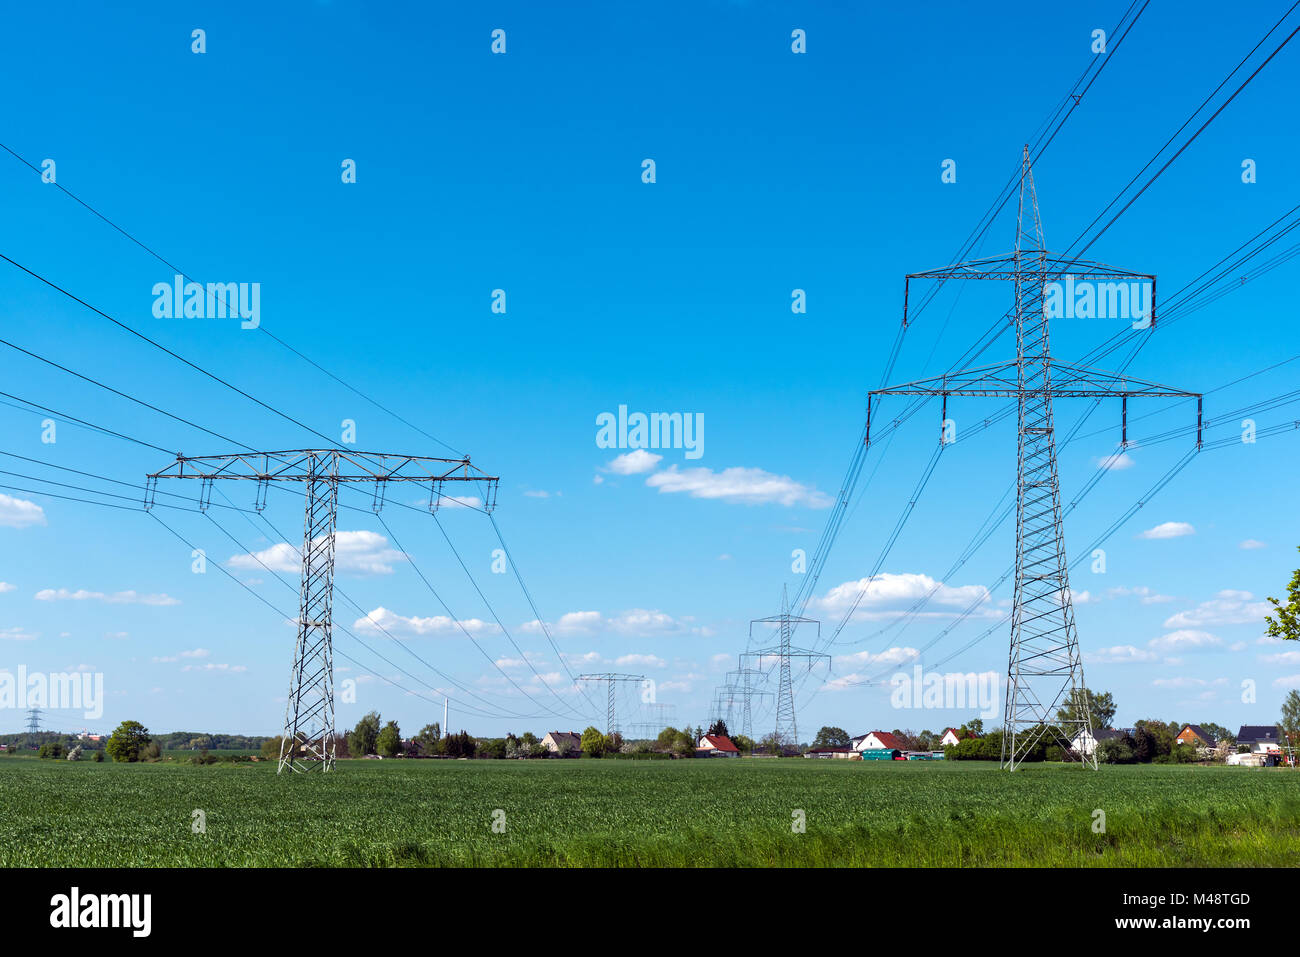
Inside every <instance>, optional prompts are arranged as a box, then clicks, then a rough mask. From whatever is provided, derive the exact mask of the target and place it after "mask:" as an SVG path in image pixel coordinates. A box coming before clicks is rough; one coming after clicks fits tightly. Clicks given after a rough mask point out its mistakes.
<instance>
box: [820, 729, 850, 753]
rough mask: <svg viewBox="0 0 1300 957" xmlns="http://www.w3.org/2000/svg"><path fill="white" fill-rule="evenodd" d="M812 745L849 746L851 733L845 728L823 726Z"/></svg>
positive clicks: (828, 746)
mask: <svg viewBox="0 0 1300 957" xmlns="http://www.w3.org/2000/svg"><path fill="white" fill-rule="evenodd" d="M812 746H813V747H814V748H847V747H848V746H849V733H848V732H847V731H845V730H844V729H843V728H834V727H830V726H826V727H823V728H822V729H821V730H820V731H818V732H817V737H815V738H813V743H812Z"/></svg>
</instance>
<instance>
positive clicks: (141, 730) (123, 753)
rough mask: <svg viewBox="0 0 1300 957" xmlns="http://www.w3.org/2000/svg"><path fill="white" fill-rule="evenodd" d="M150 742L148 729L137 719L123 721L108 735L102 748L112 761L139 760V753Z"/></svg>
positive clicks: (151, 740) (151, 739)
mask: <svg viewBox="0 0 1300 957" xmlns="http://www.w3.org/2000/svg"><path fill="white" fill-rule="evenodd" d="M152 742H153V738H151V737H149V729H148V728H146V727H145V726H144V725H142V724H141V723H140V722H139V721H123V722H122V723H121V724H119V725H118V726H117V729H116V730H115V731H114V732H113V733H112V735H110V736H109V739H108V743H107V744H106V745H104V750H105V751H107V752H108V756H109V757H110V758H112V759H113V760H114V761H139V760H140V757H141V753H142V752H143V751H144V750H145V749H146V748H148V747H149V745H150V744H151V743H152Z"/></svg>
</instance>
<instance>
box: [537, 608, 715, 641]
mask: <svg viewBox="0 0 1300 957" xmlns="http://www.w3.org/2000/svg"><path fill="white" fill-rule="evenodd" d="M546 627H547V630H548V631H550V633H551V634H553V635H559V636H562V637H573V636H579V637H587V636H595V635H598V634H601V633H613V634H616V635H620V636H626V637H645V636H654V635H665V634H704V633H705V629H702V628H693V627H692V626H691V625H690V624H689V620H688V619H677V618H674V617H673V616H672V615H669V614H667V613H666V612H662V611H651V610H648V609H645V608H632V609H630V610H628V611H624V612H620V613H619V614H617V615H615V616H613V617H612V618H609V617H606V616H605V615H602V614H601V613H600V612H598V611H571V612H567V613H565V614H563V615H561V616H560V617H559V619H558V620H557V621H555V622H551V623H548V624H547V626H546ZM541 630H542V628H541V625H540V624H539V623H538V622H537V620H536V619H534V620H533V621H530V622H526V623H525V624H523V625H521V626H520V631H525V632H529V633H532V634H537V633H540V632H541Z"/></svg>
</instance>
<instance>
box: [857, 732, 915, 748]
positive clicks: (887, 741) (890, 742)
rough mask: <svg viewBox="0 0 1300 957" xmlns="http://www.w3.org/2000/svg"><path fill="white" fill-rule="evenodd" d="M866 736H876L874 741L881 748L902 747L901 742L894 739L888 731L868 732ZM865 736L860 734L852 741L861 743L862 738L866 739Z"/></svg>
mask: <svg viewBox="0 0 1300 957" xmlns="http://www.w3.org/2000/svg"><path fill="white" fill-rule="evenodd" d="M867 734H874V735H875V736H876V740H877V741H879V742H880V744H881V746H882V747H886V748H901V747H902V746H903V742H902V741H899V740H898V738H896V737H894V734H893V733H892V732H890V731H868V732H867ZM867 734H860V735H858V736H857V737H856V738H854V739H853V740H854V741H861V740H863V739H864V738H866V736H867Z"/></svg>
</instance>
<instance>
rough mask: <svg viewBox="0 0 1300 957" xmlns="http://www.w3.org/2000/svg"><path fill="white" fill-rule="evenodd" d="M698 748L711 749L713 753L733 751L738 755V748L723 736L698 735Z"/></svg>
mask: <svg viewBox="0 0 1300 957" xmlns="http://www.w3.org/2000/svg"><path fill="white" fill-rule="evenodd" d="M700 747H701V748H704V749H706V750H707V749H712V750H714V751H735V752H736V753H737V754H739V753H740V748H738V747H736V746H735V745H734V744H732V743H731V739H730V738H729V737H727V736H726V735H725V734H702V735H700Z"/></svg>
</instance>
